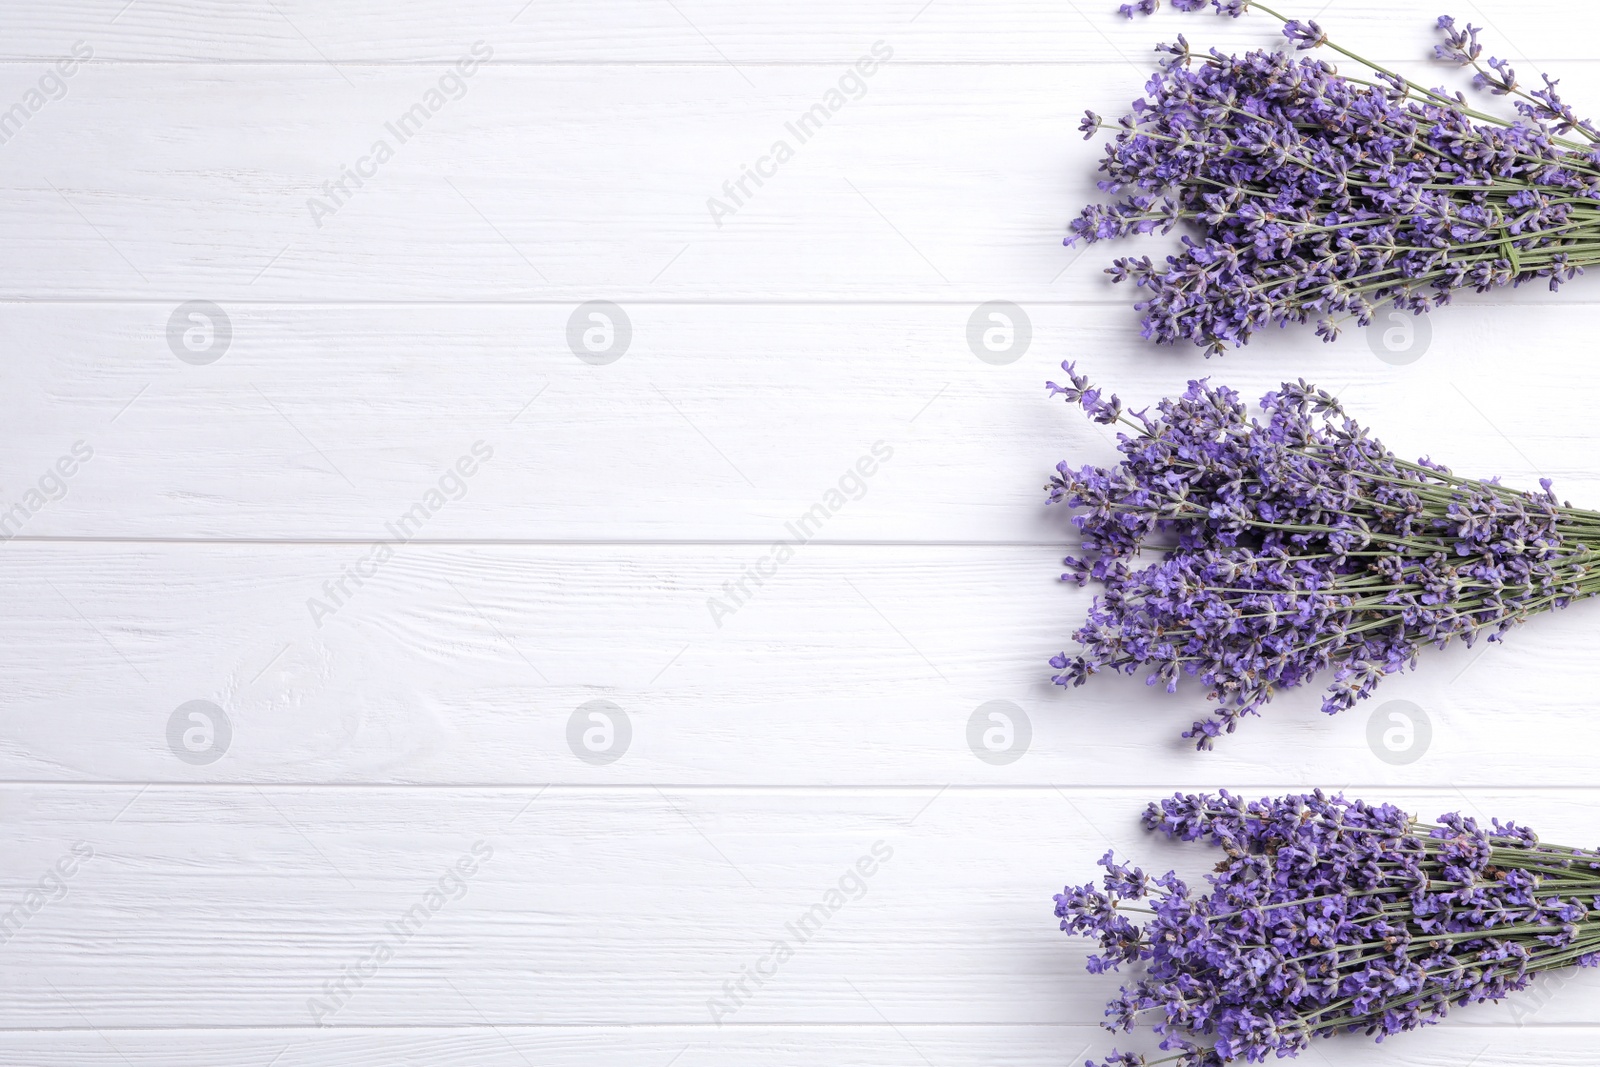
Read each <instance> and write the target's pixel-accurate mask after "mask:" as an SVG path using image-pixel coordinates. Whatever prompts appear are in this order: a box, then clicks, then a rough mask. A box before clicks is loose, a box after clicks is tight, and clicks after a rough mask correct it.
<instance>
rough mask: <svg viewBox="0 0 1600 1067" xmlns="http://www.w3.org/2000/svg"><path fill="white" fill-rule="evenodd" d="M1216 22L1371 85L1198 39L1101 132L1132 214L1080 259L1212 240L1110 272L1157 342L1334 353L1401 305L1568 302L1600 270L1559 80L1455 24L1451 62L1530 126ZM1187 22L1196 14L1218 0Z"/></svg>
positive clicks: (1239, 6)
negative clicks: (1252, 344)
mask: <svg viewBox="0 0 1600 1067" xmlns="http://www.w3.org/2000/svg"><path fill="white" fill-rule="evenodd" d="M1210 4H1211V6H1213V7H1215V8H1216V9H1217V10H1218V11H1219V12H1221V13H1222V14H1226V15H1232V16H1234V17H1237V16H1239V15H1241V14H1243V13H1244V12H1245V11H1246V10H1258V11H1261V12H1264V13H1265V14H1268V15H1271V16H1273V17H1275V18H1278V19H1279V20H1280V21H1282V22H1283V33H1284V36H1286V37H1287V38H1288V39H1289V40H1291V41H1293V42H1294V43H1295V47H1296V48H1297V49H1301V50H1307V49H1318V48H1321V49H1327V50H1330V51H1332V52H1334V53H1337V54H1338V55H1339V56H1343V57H1345V58H1348V59H1350V60H1352V61H1354V62H1355V63H1359V64H1361V66H1362V67H1363V68H1365V69H1364V70H1362V71H1360V73H1359V74H1358V73H1340V72H1339V71H1338V70H1336V69H1335V67H1334V66H1333V65H1332V64H1331V63H1329V62H1326V61H1324V60H1320V59H1314V58H1310V57H1300V58H1293V57H1291V56H1289V55H1286V54H1283V53H1279V52H1251V53H1249V54H1247V55H1244V56H1228V55H1224V54H1222V53H1221V52H1218V51H1216V50H1214V49H1213V50H1212V51H1211V53H1210V54H1209V55H1200V54H1198V53H1195V52H1193V51H1191V49H1190V47H1189V43H1188V41H1187V40H1185V39H1184V38H1183V37H1182V36H1180V37H1179V38H1178V42H1177V43H1176V44H1173V45H1164V46H1162V47H1161V48H1159V49H1158V51H1159V52H1160V53H1162V54H1163V56H1164V58H1163V59H1162V61H1161V69H1160V70H1159V71H1158V72H1157V73H1156V74H1155V75H1154V76H1153V77H1152V78H1151V79H1150V81H1149V83H1148V84H1147V85H1146V86H1145V97H1144V98H1143V99H1140V100H1137V101H1135V102H1134V105H1133V112H1132V114H1130V115H1127V116H1125V117H1123V118H1122V119H1120V120H1118V121H1116V122H1106V121H1105V120H1103V119H1101V118H1100V116H1098V115H1096V114H1094V113H1093V112H1089V113H1088V115H1087V117H1086V118H1085V119H1084V122H1083V125H1082V126H1081V127H1080V128H1081V129H1082V130H1083V131H1084V134H1085V136H1086V137H1093V136H1094V134H1095V133H1096V132H1097V131H1099V130H1102V129H1107V130H1114V131H1116V138H1115V140H1114V141H1112V142H1111V143H1110V144H1109V145H1108V146H1107V149H1106V155H1105V158H1104V160H1103V162H1102V163H1101V164H1100V169H1101V171H1103V172H1104V174H1105V178H1104V179H1103V180H1102V181H1101V182H1100V183H1099V187H1100V189H1101V190H1102V191H1103V192H1107V193H1112V194H1116V193H1121V192H1127V194H1128V195H1127V196H1126V197H1125V198H1123V199H1122V200H1120V201H1118V202H1116V203H1112V204H1095V205H1091V206H1090V207H1087V208H1085V209H1084V211H1083V213H1082V215H1081V216H1080V217H1079V218H1077V219H1075V220H1074V221H1073V222H1072V224H1071V236H1069V237H1068V238H1067V239H1066V243H1067V244H1068V245H1072V244H1074V243H1076V242H1078V241H1090V242H1092V241H1103V240H1109V239H1112V238H1118V237H1123V236H1125V235H1128V234H1144V233H1151V232H1153V231H1155V230H1160V231H1161V232H1163V233H1165V232H1168V231H1170V230H1171V229H1172V228H1173V227H1174V226H1175V225H1177V224H1179V223H1180V222H1181V223H1184V224H1186V225H1188V226H1189V227H1190V228H1191V229H1193V230H1194V231H1195V233H1196V234H1197V236H1194V237H1191V236H1185V237H1184V238H1183V249H1182V251H1181V252H1179V253H1178V254H1176V255H1172V256H1168V257H1167V258H1166V262H1165V263H1164V264H1162V265H1157V264H1154V263H1152V262H1151V260H1150V258H1149V257H1148V256H1144V257H1139V258H1124V259H1118V260H1116V261H1115V262H1114V264H1113V266H1112V267H1111V268H1110V269H1109V270H1108V271H1107V273H1108V274H1110V275H1111V276H1112V278H1113V279H1115V280H1116V281H1119V282H1120V281H1132V282H1133V283H1134V284H1135V285H1136V286H1138V287H1140V288H1141V289H1144V290H1146V291H1147V293H1148V295H1147V296H1146V297H1145V298H1144V299H1143V300H1141V301H1139V302H1138V303H1137V304H1136V305H1135V306H1136V308H1137V309H1138V310H1139V311H1141V312H1142V313H1143V322H1144V330H1143V332H1144V336H1145V337H1146V338H1149V339H1153V340H1155V341H1157V342H1161V343H1173V342H1175V341H1177V339H1178V338H1188V339H1189V340H1191V341H1193V342H1194V343H1196V344H1198V345H1202V346H1204V347H1205V349H1206V353H1207V355H1210V354H1213V353H1221V352H1223V351H1225V350H1226V348H1227V347H1228V346H1230V345H1232V346H1239V345H1243V344H1245V343H1247V342H1248V341H1249V340H1250V337H1251V336H1252V335H1253V334H1254V333H1255V332H1256V331H1258V330H1260V329H1262V328H1263V327H1265V326H1267V325H1268V324H1276V325H1279V326H1284V325H1287V324H1289V323H1309V322H1315V323H1316V331H1317V333H1318V334H1319V335H1321V336H1322V337H1323V338H1324V339H1325V340H1328V341H1331V340H1333V339H1334V338H1335V337H1337V336H1338V334H1339V331H1340V329H1341V326H1342V324H1344V323H1346V322H1348V321H1349V320H1352V319H1353V320H1355V321H1356V322H1357V323H1359V324H1361V325H1363V326H1365V325H1367V324H1368V323H1369V322H1370V321H1371V319H1372V316H1373V313H1374V311H1375V310H1377V309H1380V308H1382V307H1384V306H1385V305H1393V306H1395V307H1397V308H1401V309H1405V310H1410V311H1412V312H1414V313H1416V314H1422V313H1424V312H1426V311H1428V310H1429V309H1430V308H1432V307H1434V306H1436V305H1439V304H1445V303H1448V302H1449V300H1450V297H1451V294H1452V293H1453V292H1454V291H1455V290H1457V289H1462V288H1468V287H1470V288H1472V289H1475V290H1477V291H1479V292H1484V291H1486V290H1489V289H1491V288H1493V287H1495V286H1500V285H1506V284H1511V285H1520V284H1522V283H1523V282H1529V281H1533V280H1534V279H1543V280H1547V281H1548V283H1549V285H1550V288H1551V289H1555V288H1557V287H1558V286H1559V285H1560V284H1561V283H1562V282H1564V281H1567V280H1569V279H1570V278H1572V277H1573V276H1574V275H1576V274H1578V273H1581V271H1582V268H1583V267H1584V266H1585V265H1587V264H1591V263H1596V262H1600V149H1597V148H1596V147H1595V144H1594V142H1596V141H1597V140H1600V132H1597V131H1596V129H1595V127H1594V126H1592V125H1591V124H1590V123H1588V122H1586V121H1583V120H1582V119H1579V118H1578V117H1577V116H1576V115H1575V114H1574V113H1573V111H1572V109H1571V108H1570V107H1569V106H1568V105H1567V104H1565V103H1564V102H1563V101H1562V100H1561V98H1560V97H1559V96H1558V95H1557V93H1556V82H1554V81H1552V80H1551V79H1550V78H1549V77H1548V76H1546V77H1544V84H1543V86H1542V87H1540V88H1534V89H1524V88H1523V87H1521V86H1520V85H1519V83H1518V81H1517V76H1516V72H1515V71H1514V70H1513V69H1512V68H1511V67H1510V65H1509V64H1507V63H1506V62H1505V61H1504V60H1501V59H1497V58H1494V57H1490V58H1488V60H1487V61H1484V59H1483V49H1482V46H1481V44H1480V43H1479V41H1478V32H1479V31H1478V29H1477V28H1476V27H1474V26H1467V27H1465V28H1464V29H1458V28H1457V27H1456V25H1455V22H1454V21H1453V20H1452V19H1450V18H1449V17H1448V16H1446V17H1443V18H1440V19H1439V21H1438V27H1439V29H1440V30H1441V31H1442V32H1443V34H1444V41H1443V43H1441V44H1440V45H1438V46H1437V48H1436V52H1437V54H1438V57H1439V58H1440V59H1443V60H1445V61H1446V62H1449V63H1452V64H1459V65H1462V66H1467V67H1471V68H1472V69H1473V70H1474V71H1475V72H1476V74H1475V77H1474V82H1475V83H1476V85H1477V86H1478V87H1479V88H1481V89H1486V90H1488V91H1489V92H1491V93H1493V94H1495V95H1498V96H1506V97H1510V98H1512V102H1513V105H1514V107H1515V111H1516V115H1515V116H1514V117H1513V118H1505V117H1498V116H1495V115H1492V114H1487V113H1484V112H1482V111H1478V110H1475V109H1473V108H1472V107H1470V106H1468V102H1467V99H1466V97H1465V96H1463V95H1462V94H1460V93H1449V92H1447V91H1446V90H1444V89H1426V88H1423V87H1422V86H1421V85H1419V84H1417V83H1416V82H1413V81H1410V80H1409V79H1406V78H1403V77H1401V76H1400V75H1399V74H1396V73H1395V72H1393V71H1391V70H1388V69H1386V68H1384V67H1382V66H1379V65H1378V64H1376V63H1372V62H1370V61H1368V60H1365V59H1363V58H1361V57H1360V56H1357V55H1355V54H1354V53H1352V52H1349V51H1346V50H1345V49H1343V48H1341V47H1339V46H1338V45H1336V44H1334V43H1333V42H1332V41H1330V40H1328V38H1327V35H1326V34H1324V33H1323V31H1322V29H1321V27H1319V26H1318V25H1317V24H1316V23H1315V22H1299V21H1294V20H1289V19H1285V18H1284V17H1283V16H1281V15H1279V14H1278V13H1277V12H1275V11H1273V10H1272V9H1271V8H1268V7H1266V6H1264V5H1262V4H1260V3H1256V2H1255V0H1210ZM1155 6H1156V4H1155V0H1142V2H1140V3H1138V4H1136V5H1128V6H1125V7H1124V8H1123V12H1124V13H1125V14H1128V15H1130V16H1131V15H1132V14H1133V13H1134V12H1135V11H1144V12H1149V11H1151V10H1153V9H1154V7H1155ZM1173 6H1174V7H1177V8H1180V9H1182V10H1185V11H1195V10H1199V9H1200V8H1203V7H1206V6H1207V0H1173ZM1361 74H1364V75H1365V76H1364V77H1363V76H1360V75H1361ZM1568 135H1571V136H1568Z"/></svg>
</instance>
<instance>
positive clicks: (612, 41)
mask: <svg viewBox="0 0 1600 1067" xmlns="http://www.w3.org/2000/svg"><path fill="white" fill-rule="evenodd" d="M1116 7H1117V4H1116V3H1114V2H1112V0H1085V2H1079V3H1070V4H1054V3H1048V2H1045V0H1000V2H996V3H987V4H982V5H971V4H955V3H949V2H947V0H934V2H933V3H931V4H930V3H927V2H926V0H870V2H866V3H849V2H847V0H820V2H817V3H812V4H805V5H743V4H738V3H735V2H732V0H682V2H678V3H674V4H672V5H667V4H660V3H650V2H648V0H611V2H608V3H605V4H586V3H583V2H581V0H540V2H539V3H535V4H531V5H529V4H524V3H522V0H463V2H461V3H456V4H450V5H439V4H434V3H430V2H427V0H398V2H395V3H390V4H383V5H379V4H376V3H373V2H371V0H368V2H363V3H343V4H337V5H317V4H314V3H311V2H310V0H282V2H279V3H275V4H272V5H265V6H259V7H256V6H250V5H238V4H230V3H227V2H225V0H185V2H172V0H135V2H134V3H133V4H131V5H127V4H126V0H67V2H63V3H55V4H52V3H49V2H48V0H26V2H19V3H16V4H14V5H12V8H11V9H10V10H8V11H7V19H6V21H7V41H6V43H5V51H4V52H3V53H0V55H3V56H4V58H7V59H20V60H24V61H40V60H44V59H48V58H53V57H54V56H55V55H56V54H57V52H58V51H59V50H61V49H63V48H65V47H67V46H70V44H71V43H72V42H73V41H74V40H77V39H80V38H83V39H87V40H89V41H92V42H93V43H94V45H95V48H96V51H97V54H98V55H99V56H101V57H103V58H106V59H116V60H146V61H148V60H178V61H186V62H209V61H215V60H226V61H262V60H276V61H298V62H306V63H319V62H323V61H324V60H327V61H332V62H339V63H343V62H364V61H375V60H382V61H391V62H442V61H448V60H451V59H453V58H454V57H455V55H456V49H457V48H458V47H459V46H460V45H462V44H468V43H470V42H471V41H473V40H475V39H478V38H483V39H486V40H489V41H492V42H493V43H494V45H495V47H496V49H497V50H498V51H499V52H501V53H502V54H503V55H505V56H506V57H508V58H510V59H515V60H516V61H519V62H546V63H560V62H651V61H657V62H700V63H735V64H739V65H740V66H745V67H759V66H760V65H761V64H767V63H796V62H807V63H848V62H850V61H853V60H854V59H855V58H856V57H857V55H859V54H860V53H861V52H862V51H864V50H865V48H866V47H867V45H869V44H870V43H871V42H872V41H873V40H875V39H878V38H883V39H885V40H888V41H891V42H893V43H894V44H895V46H896V48H897V50H899V51H900V52H902V53H903V54H904V55H905V56H906V57H907V58H911V59H916V60H918V61H923V62H931V61H944V62H950V61H954V62H970V61H983V62H1000V63H1017V62H1034V63H1038V62H1083V61H1091V62H1111V61H1115V60H1117V59H1118V57H1119V53H1126V54H1128V55H1133V56H1139V57H1142V55H1143V54H1144V53H1145V52H1146V50H1147V49H1148V48H1149V47H1150V45H1151V43H1152V42H1154V41H1156V40H1165V39H1168V38H1170V37H1171V36H1172V35H1174V34H1175V33H1178V32H1184V33H1187V34H1188V36H1189V37H1190V38H1191V39H1193V40H1196V41H1201V40H1204V41H1206V42H1207V43H1211V42H1213V41H1215V42H1217V43H1219V44H1222V45H1226V46H1228V47H1251V46H1255V45H1257V44H1259V43H1261V42H1263V41H1266V42H1271V41H1273V39H1274V38H1273V36H1272V34H1273V33H1274V32H1275V31H1274V30H1273V29H1272V23H1271V22H1270V20H1268V19H1266V18H1258V19H1251V20H1246V21H1244V22H1243V23H1235V22H1232V21H1223V20H1220V19H1216V18H1213V17H1205V16H1189V17H1186V18H1180V17H1176V16H1173V15H1171V14H1170V13H1168V14H1166V15H1164V16H1163V17H1161V18H1158V19H1152V20H1140V21H1138V22H1135V23H1131V24H1130V23H1127V22H1125V21H1124V20H1123V19H1121V18H1119V17H1118V16H1117V15H1116V11H1115V9H1116ZM1316 8H1317V5H1315V4H1285V5H1283V8H1282V10H1284V11H1285V12H1286V13H1287V14H1289V15H1290V16H1296V15H1298V16H1299V17H1301V18H1305V17H1308V16H1309V17H1317V18H1319V19H1321V21H1322V22H1323V23H1324V24H1325V25H1327V26H1328V27H1329V28H1330V30H1333V31H1335V33H1336V35H1337V39H1338V40H1340V42H1341V43H1346V44H1348V45H1349V46H1351V47H1353V48H1355V49H1356V50H1358V51H1360V50H1363V49H1367V50H1370V54H1372V55H1374V56H1375V57H1380V58H1384V59H1404V60H1410V61H1413V62H1416V63H1418V64H1419V65H1420V64H1421V63H1422V62H1423V60H1424V59H1425V57H1427V56H1429V55H1431V49H1430V48H1429V47H1428V46H1429V45H1431V43H1432V36H1431V33H1430V30H1431V28H1432V23H1433V18H1434V14H1435V13H1434V11H1433V10H1432V9H1431V8H1418V7H1417V6H1415V5H1397V4H1385V3H1381V2H1378V0H1347V2H1344V3H1341V4H1339V5H1338V7H1337V8H1335V9H1331V10H1329V11H1328V12H1326V13H1321V12H1318V11H1317V10H1316ZM674 9H676V10H674ZM1457 14H1458V15H1460V16H1461V17H1463V18H1468V19H1471V20H1472V21H1474V22H1477V23H1479V24H1480V25H1486V26H1488V27H1490V29H1489V31H1488V32H1487V33H1486V35H1485V38H1486V41H1489V42H1492V46H1493V48H1497V49H1500V51H1496V52H1495V54H1497V55H1499V54H1506V53H1510V54H1512V55H1514V56H1515V57H1516V58H1518V59H1520V58H1523V56H1524V55H1535V56H1539V57H1541V58H1554V57H1569V56H1570V57H1576V58H1587V57H1588V53H1587V52H1586V51H1585V50H1584V49H1583V48H1582V46H1581V44H1580V42H1581V41H1582V40H1583V39H1584V36H1585V35H1584V29H1585V27H1586V25H1587V26H1588V27H1590V28H1593V26H1594V24H1593V23H1592V22H1589V21H1588V20H1590V19H1591V18H1592V14H1593V13H1592V12H1590V11H1588V10H1587V9H1585V8H1583V7H1581V6H1576V5H1558V4H1556V3H1555V2H1554V0H1535V2H1533V3H1523V4H1517V3H1513V2H1511V0H1477V2H1475V3H1473V4H1471V5H1464V6H1462V7H1461V8H1460V9H1458V11H1457ZM1493 48H1492V50H1493ZM747 73H748V74H749V76H750V77H751V78H752V80H754V81H756V82H757V83H758V84H759V80H760V73H759V71H758V70H750V71H747ZM1554 73H1556V74H1560V73H1561V72H1560V71H1559V70H1558V71H1555V72H1554Z"/></svg>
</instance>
